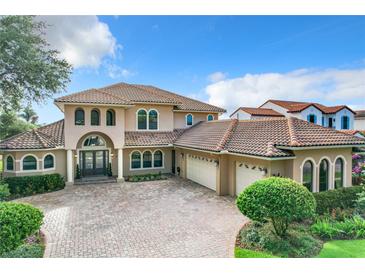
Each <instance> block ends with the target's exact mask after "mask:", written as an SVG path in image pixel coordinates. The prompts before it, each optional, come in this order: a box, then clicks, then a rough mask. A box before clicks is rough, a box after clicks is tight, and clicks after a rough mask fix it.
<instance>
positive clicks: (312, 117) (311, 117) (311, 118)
mask: <svg viewBox="0 0 365 274" xmlns="http://www.w3.org/2000/svg"><path fill="white" fill-rule="evenodd" d="M307 121H308V122H310V123H313V124H316V123H317V116H316V115H314V114H308V116H307Z"/></svg>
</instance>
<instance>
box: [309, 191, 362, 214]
mask: <svg viewBox="0 0 365 274" xmlns="http://www.w3.org/2000/svg"><path fill="white" fill-rule="evenodd" d="M361 191H362V186H352V187H344V188H339V189H333V190H327V191H323V192H316V193H313V196H314V198H315V199H316V201H317V213H318V214H320V215H323V214H326V213H331V211H332V210H333V209H336V208H341V209H346V208H353V207H355V201H356V200H357V198H358V197H357V195H356V194H357V193H360V192H361Z"/></svg>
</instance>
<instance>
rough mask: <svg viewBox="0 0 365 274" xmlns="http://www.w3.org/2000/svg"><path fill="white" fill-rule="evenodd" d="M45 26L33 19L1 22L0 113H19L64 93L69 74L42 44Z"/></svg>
mask: <svg viewBox="0 0 365 274" xmlns="http://www.w3.org/2000/svg"><path fill="white" fill-rule="evenodd" d="M45 28H46V24H45V23H44V22H38V21H35V20H34V17H33V16H3V17H1V18H0V110H2V112H8V111H10V110H14V111H18V110H19V109H20V107H21V105H22V104H24V103H30V102H36V103H41V102H43V101H44V100H46V99H47V98H50V97H52V96H53V95H54V94H55V93H57V92H61V91H63V90H65V88H66V86H67V84H68V82H69V77H70V74H71V71H72V68H71V66H70V65H69V64H68V63H67V62H66V61H65V60H64V59H62V58H59V52H58V51H56V50H53V49H51V48H50V45H49V44H48V43H47V41H46V40H45V35H44V30H45Z"/></svg>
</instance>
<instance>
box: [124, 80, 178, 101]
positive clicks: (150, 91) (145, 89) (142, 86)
mask: <svg viewBox="0 0 365 274" xmlns="http://www.w3.org/2000/svg"><path fill="white" fill-rule="evenodd" d="M130 85H131V86H133V87H135V88H138V89H140V90H144V91H147V92H149V93H153V94H154V95H157V96H162V97H164V98H166V99H169V100H172V101H175V99H173V98H169V97H167V96H165V95H161V94H158V93H157V92H155V91H153V90H151V89H148V88H146V87H150V88H152V89H159V90H162V91H163V92H166V91H165V90H164V89H160V88H158V87H155V86H151V85H139V84H130ZM172 94H174V93H172ZM175 95H176V94H175ZM175 102H176V103H178V104H179V105H181V104H182V102H179V101H175Z"/></svg>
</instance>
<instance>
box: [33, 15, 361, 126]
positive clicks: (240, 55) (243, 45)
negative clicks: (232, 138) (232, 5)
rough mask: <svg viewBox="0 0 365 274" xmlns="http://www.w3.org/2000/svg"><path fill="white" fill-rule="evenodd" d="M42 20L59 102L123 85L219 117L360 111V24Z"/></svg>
mask: <svg viewBox="0 0 365 274" xmlns="http://www.w3.org/2000/svg"><path fill="white" fill-rule="evenodd" d="M44 20H46V21H48V22H50V24H51V25H52V26H53V29H52V28H51V29H50V31H49V32H48V34H47V38H49V41H50V43H51V45H54V46H55V47H56V48H58V49H59V50H60V52H61V54H62V55H63V56H64V57H65V58H66V59H68V60H70V62H71V63H73V64H74V66H75V69H74V72H73V75H72V81H71V83H70V85H69V88H68V93H71V92H76V91H80V90H83V89H88V88H92V87H102V86H104V85H108V84H112V83H116V82H122V81H123V82H131V83H142V84H151V85H156V86H158V87H161V88H164V89H167V90H171V91H175V92H178V93H180V94H183V95H186V96H191V97H194V98H198V99H201V100H203V101H207V102H210V103H214V104H218V105H220V106H223V107H225V108H227V109H228V111H231V110H232V109H233V108H237V107H238V106H240V105H250V106H255V105H257V104H259V103H260V102H264V101H265V100H266V99H268V98H269V97H276V98H281V99H288V98H289V99H296V100H315V101H319V102H322V103H325V104H349V105H350V106H352V107H355V108H358V107H361V108H362V107H364V108H365V17H364V16H357V17H356V16H319V17H316V16H196V17H194V16H118V17H116V16H100V17H77V18H75V17H73V18H71V17H68V16H58V17H44ZM65 41H66V42H65ZM62 43H63V44H62ZM70 45H71V46H70ZM34 107H35V109H36V111H37V112H38V114H39V116H40V122H42V123H48V122H52V121H55V120H57V119H61V118H62V117H63V115H62V113H61V112H60V111H59V110H58V109H57V108H56V107H55V106H54V105H53V103H52V100H50V101H49V102H47V104H46V105H43V106H34Z"/></svg>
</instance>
